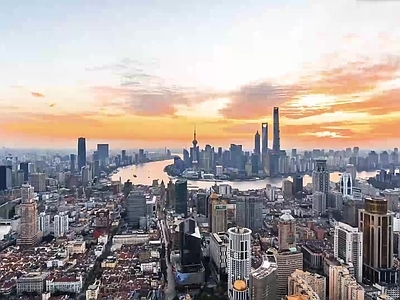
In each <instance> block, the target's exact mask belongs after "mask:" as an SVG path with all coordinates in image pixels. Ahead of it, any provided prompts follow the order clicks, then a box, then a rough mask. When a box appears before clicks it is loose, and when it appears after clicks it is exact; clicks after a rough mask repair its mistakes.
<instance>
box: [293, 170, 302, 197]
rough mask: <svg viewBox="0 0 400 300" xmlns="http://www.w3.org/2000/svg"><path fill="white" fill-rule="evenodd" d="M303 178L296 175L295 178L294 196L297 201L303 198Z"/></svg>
mask: <svg viewBox="0 0 400 300" xmlns="http://www.w3.org/2000/svg"><path fill="white" fill-rule="evenodd" d="M302 193H303V176H301V175H296V176H294V178H293V195H294V196H295V197H296V199H298V198H300V199H301V197H302V196H303V195H302Z"/></svg>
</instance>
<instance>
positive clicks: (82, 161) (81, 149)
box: [78, 137, 86, 171]
mask: <svg viewBox="0 0 400 300" xmlns="http://www.w3.org/2000/svg"><path fill="white" fill-rule="evenodd" d="M84 166H86V139H85V138H84V137H80V138H79V139H78V170H79V171H80V170H81V169H82V167H84Z"/></svg>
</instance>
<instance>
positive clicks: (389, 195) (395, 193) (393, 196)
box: [383, 189, 400, 212]
mask: <svg viewBox="0 0 400 300" xmlns="http://www.w3.org/2000/svg"><path fill="white" fill-rule="evenodd" d="M383 195H384V196H385V199H386V200H387V203H388V210H390V211H393V212H397V211H398V210H399V197H400V191H399V190H398V189H396V190H384V191H383Z"/></svg>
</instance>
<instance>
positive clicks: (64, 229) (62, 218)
mask: <svg viewBox="0 0 400 300" xmlns="http://www.w3.org/2000/svg"><path fill="white" fill-rule="evenodd" d="M68 230H69V221H68V215H67V214H66V213H65V212H60V213H59V214H58V215H55V216H54V236H55V237H62V236H64V235H65V234H66V233H68Z"/></svg>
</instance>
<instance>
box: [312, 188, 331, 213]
mask: <svg viewBox="0 0 400 300" xmlns="http://www.w3.org/2000/svg"><path fill="white" fill-rule="evenodd" d="M312 201H313V202H312V209H313V210H314V211H315V212H317V213H318V214H322V215H324V214H325V213H326V208H327V202H328V199H327V197H326V194H324V193H322V192H313V194H312Z"/></svg>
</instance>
